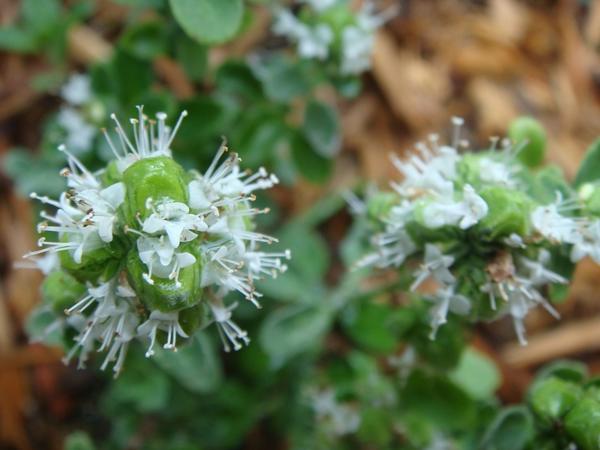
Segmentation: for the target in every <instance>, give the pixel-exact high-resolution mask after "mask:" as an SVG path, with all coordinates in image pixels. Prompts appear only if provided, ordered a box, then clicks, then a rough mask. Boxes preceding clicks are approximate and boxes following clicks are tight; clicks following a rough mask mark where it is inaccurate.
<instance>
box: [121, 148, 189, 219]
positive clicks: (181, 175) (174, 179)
mask: <svg viewBox="0 0 600 450" xmlns="http://www.w3.org/2000/svg"><path fill="white" fill-rule="evenodd" d="M186 179H187V178H186V174H185V172H184V171H183V168H182V167H181V166H180V165H179V164H177V163H176V162H175V161H174V160H173V159H172V158H168V157H166V156H157V157H154V158H144V159H141V160H139V161H136V162H135V163H133V164H132V165H131V166H129V167H128V168H127V170H125V172H124V173H123V182H124V183H125V189H126V194H125V201H124V202H123V205H122V208H123V214H124V218H125V221H126V222H127V224H128V225H129V226H131V227H136V226H137V225H138V221H137V220H136V214H138V213H139V214H140V217H141V219H142V220H143V219H145V218H146V216H147V215H148V211H147V209H146V201H147V200H148V199H149V198H151V199H153V200H154V201H158V200H161V199H163V198H165V197H168V198H169V199H171V200H173V201H176V202H182V203H187V200H188V191H187V185H186V182H185V180H186Z"/></svg>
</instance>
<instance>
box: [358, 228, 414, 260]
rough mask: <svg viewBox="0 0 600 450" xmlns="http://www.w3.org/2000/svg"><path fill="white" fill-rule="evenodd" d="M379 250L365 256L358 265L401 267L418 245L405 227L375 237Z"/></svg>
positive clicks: (374, 241)
mask: <svg viewBox="0 0 600 450" xmlns="http://www.w3.org/2000/svg"><path fill="white" fill-rule="evenodd" d="M373 244H374V245H375V246H376V247H377V251H376V252H374V253H371V254H369V255H367V256H365V257H364V258H363V259H361V260H360V261H359V262H358V264H357V265H358V267H366V266H370V265H375V266H376V267H380V268H385V267H399V266H400V265H401V264H402V263H403V262H404V261H405V260H406V258H407V257H408V256H409V255H411V254H412V253H414V252H415V251H416V250H417V246H416V245H415V243H414V242H413V240H412V239H411V237H410V236H409V235H408V233H407V232H406V231H404V229H399V230H392V231H390V232H386V233H382V234H380V235H377V236H375V237H374V239H373Z"/></svg>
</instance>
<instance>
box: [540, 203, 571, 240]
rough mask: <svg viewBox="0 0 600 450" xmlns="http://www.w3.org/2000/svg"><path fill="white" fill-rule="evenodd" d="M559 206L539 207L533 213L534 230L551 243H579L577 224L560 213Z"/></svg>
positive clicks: (555, 204) (553, 204)
mask: <svg viewBox="0 0 600 450" xmlns="http://www.w3.org/2000/svg"><path fill="white" fill-rule="evenodd" d="M558 208H559V205H558V204H557V203H552V204H550V205H546V206H538V207H537V208H536V209H534V210H533V212H532V213H531V224H532V225H533V228H534V229H535V230H536V231H537V232H538V233H540V234H541V235H542V236H544V237H545V238H546V239H548V240H549V241H551V242H556V243H562V242H565V243H573V242H576V241H577V234H578V233H577V222H576V221H575V220H574V219H573V218H571V217H565V216H563V215H561V214H560V213H559V212H558Z"/></svg>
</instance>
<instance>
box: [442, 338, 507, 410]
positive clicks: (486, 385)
mask: <svg viewBox="0 0 600 450" xmlns="http://www.w3.org/2000/svg"><path fill="white" fill-rule="evenodd" d="M449 376H450V379H451V380H452V381H454V383H456V384H457V385H458V386H460V387H461V388H463V389H464V390H465V391H466V392H468V393H469V394H470V395H471V396H472V397H473V398H475V399H482V400H485V399H489V398H492V397H493V395H494V392H495V391H496V389H498V387H499V386H500V373H499V372H498V369H497V368H496V365H495V364H494V362H493V361H492V360H491V359H490V358H489V357H488V356H487V355H485V354H483V353H481V352H479V351H477V350H475V349H473V348H468V349H466V350H465V351H464V352H463V354H462V357H461V358H460V362H459V363H458V367H456V368H455V369H454V370H453V371H452V372H450V374H449Z"/></svg>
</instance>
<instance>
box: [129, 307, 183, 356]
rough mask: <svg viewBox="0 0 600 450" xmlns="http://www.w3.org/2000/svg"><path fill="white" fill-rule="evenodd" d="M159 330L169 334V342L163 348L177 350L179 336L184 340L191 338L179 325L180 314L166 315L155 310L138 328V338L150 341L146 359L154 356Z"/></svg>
mask: <svg viewBox="0 0 600 450" xmlns="http://www.w3.org/2000/svg"><path fill="white" fill-rule="evenodd" d="M159 330H162V331H165V332H166V333H167V342H166V343H165V345H163V348H165V349H169V350H175V349H176V348H177V336H181V337H183V338H187V337H189V336H188V335H187V334H186V333H185V331H183V328H181V325H180V324H179V313H178V312H171V313H164V312H161V311H158V310H154V311H152V312H151V313H150V317H149V318H148V320H146V321H145V322H144V323H142V324H141V325H140V326H139V327H138V328H137V333H138V336H140V337H142V338H144V337H145V338H147V339H148V340H149V341H150V344H149V345H148V350H146V357H150V356H152V355H154V346H155V345H156V335H157V333H158V331H159Z"/></svg>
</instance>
